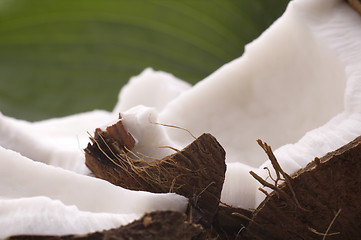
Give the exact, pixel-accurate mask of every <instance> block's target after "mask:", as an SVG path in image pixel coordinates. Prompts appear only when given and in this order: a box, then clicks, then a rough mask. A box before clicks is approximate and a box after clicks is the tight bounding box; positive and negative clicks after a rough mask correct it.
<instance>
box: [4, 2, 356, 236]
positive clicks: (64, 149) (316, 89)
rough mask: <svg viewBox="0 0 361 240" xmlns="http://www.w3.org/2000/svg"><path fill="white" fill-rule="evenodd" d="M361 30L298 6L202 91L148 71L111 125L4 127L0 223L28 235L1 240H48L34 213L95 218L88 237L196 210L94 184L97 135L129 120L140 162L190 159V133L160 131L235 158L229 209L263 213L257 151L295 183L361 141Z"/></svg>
mask: <svg viewBox="0 0 361 240" xmlns="http://www.w3.org/2000/svg"><path fill="white" fill-rule="evenodd" d="M359 26H361V17H360V16H359V15H358V14H357V13H356V12H355V11H354V10H353V9H351V8H350V7H349V6H348V5H347V3H345V2H344V1H342V0H319V1H314V0H294V1H292V2H290V4H289V6H288V8H287V10H286V12H285V14H284V15H283V16H282V17H281V18H280V19H278V20H277V21H276V22H275V23H274V24H273V25H272V26H271V27H270V28H269V29H268V30H267V31H265V32H264V33H263V34H262V35H261V36H260V37H259V38H258V39H256V40H255V41H253V42H252V43H250V44H249V45H247V46H246V49H245V53H244V55H243V56H242V57H240V58H239V59H236V60H234V61H232V62H230V63H228V64H226V65H224V66H223V67H221V68H220V69H219V70H217V71H216V72H215V73H213V74H212V75H210V76H209V77H207V78H206V79H204V80H203V81H201V82H199V83H198V84H197V85H195V86H194V87H192V88H190V87H189V86H188V85H187V84H186V83H183V82H182V81H180V80H179V79H176V78H174V77H173V76H171V75H169V74H166V73H162V72H154V71H152V70H151V69H148V70H146V71H144V72H143V73H142V74H141V75H140V76H139V77H136V78H133V79H132V80H131V81H130V83H129V84H128V85H127V86H126V87H124V88H123V90H122V91H121V93H120V95H119V102H118V103H117V105H116V108H115V109H114V111H113V112H112V113H107V112H103V111H94V112H90V113H85V114H81V115H74V116H70V117H67V118H64V119H53V120H46V121H42V122H38V123H28V122H25V121H20V120H15V119H12V118H9V117H5V116H1V118H0V134H1V140H0V145H1V146H3V148H1V149H0V154H1V160H0V165H1V166H0V171H1V175H0V178H1V185H0V189H1V191H0V194H1V198H2V199H3V200H2V202H1V203H0V204H2V206H4V208H1V209H6V211H0V222H1V221H4V219H8V218H11V219H16V220H17V221H19V222H20V223H21V224H18V226H19V228H18V229H17V228H16V227H15V228H12V230H11V231H10V230H8V228H5V227H2V226H3V225H0V230H1V231H0V232H2V234H3V236H2V237H4V236H8V235H12V234H20V233H21V234H23V233H25V232H24V231H28V232H26V233H27V234H32V233H38V232H39V231H40V232H41V230H42V229H41V227H40V228H37V230H36V231H38V232H36V231H32V229H33V228H31V227H25V226H26V225H25V220H23V219H22V218H21V217H20V215H22V214H23V213H24V214H25V212H26V211H27V216H28V218H26V221H30V219H31V218H32V217H33V219H34V220H36V221H35V222H41V221H44V222H45V221H46V220H45V219H47V217H48V215H47V214H48V213H49V211H51V210H52V209H54V208H56V209H58V211H56V214H54V216H53V217H54V219H56V220H54V223H56V222H61V221H62V220H64V219H66V217H62V216H68V215H67V214H71V215H73V216H74V217H78V218H79V219H82V217H84V216H89V217H87V219H88V220H87V221H88V223H89V225H88V226H89V227H88V228H87V229H86V227H85V228H83V227H81V226H80V225H81V223H77V224H79V229H82V230H81V231H83V232H87V231H88V232H90V231H94V230H102V229H108V228H111V227H113V226H114V225H112V224H114V223H117V224H118V223H120V222H121V223H125V222H127V221H123V220H122V219H123V218H124V216H125V215H124V214H141V213H144V212H147V211H148V212H149V211H152V210H157V209H174V210H179V211H183V210H184V209H185V205H186V202H187V201H186V200H185V199H184V198H182V197H180V196H177V195H169V194H163V195H162V194H151V193H144V192H132V191H128V190H124V189H122V188H119V187H115V186H113V185H111V184H109V183H107V182H105V181H103V180H99V179H94V178H92V177H88V176H84V175H81V174H89V170H87V169H86V168H85V167H84V155H83V151H82V149H83V148H84V147H85V146H86V142H87V141H88V139H87V138H88V136H87V133H86V132H87V131H89V132H90V133H92V132H93V131H94V129H95V128H96V127H100V126H106V125H107V124H108V123H110V122H111V121H114V119H116V118H117V116H118V113H119V111H121V112H122V116H123V122H124V124H125V126H126V128H127V129H128V130H129V132H131V133H132V134H133V135H134V137H135V138H136V140H137V145H136V147H135V151H139V152H141V153H143V154H146V155H149V156H155V157H157V158H161V157H162V156H165V155H167V154H169V153H170V150H169V149H167V150H160V148H159V147H161V146H167V145H168V146H172V147H175V148H178V149H180V148H182V147H184V146H186V145H187V144H189V143H190V142H191V141H192V140H193V139H192V138H191V136H190V135H189V134H188V132H186V131H184V130H181V129H176V128H167V127H163V126H161V125H158V124H155V122H158V123H163V124H171V125H174V126H178V127H182V128H185V129H188V130H189V131H191V132H192V133H193V134H194V135H200V134H202V133H203V132H209V133H211V134H213V135H214V136H215V137H216V138H217V139H218V140H219V142H220V143H221V145H222V146H223V147H224V148H225V150H226V154H227V156H226V161H227V172H226V179H225V184H224V188H223V191H222V197H221V200H222V201H223V202H226V203H228V204H231V205H234V206H238V207H243V208H255V207H257V205H258V204H259V203H260V201H262V200H263V199H264V194H263V193H260V192H259V191H258V190H257V188H258V187H259V185H258V183H257V182H256V181H255V180H254V179H253V178H252V177H251V176H250V175H249V171H250V170H253V171H255V172H256V173H257V174H259V175H260V176H262V177H264V178H266V177H267V171H266V170H264V169H263V168H264V167H265V166H267V167H269V168H271V166H270V163H269V161H267V157H265V154H264V153H263V151H262V150H261V148H260V147H259V146H258V145H257V143H256V139H258V138H260V139H262V140H264V141H266V142H267V143H268V144H270V145H271V146H272V147H273V149H274V150H275V151H274V152H275V155H276V157H277V158H278V160H279V162H280V164H281V166H282V168H283V169H284V170H285V171H286V172H288V173H292V172H294V171H296V170H298V169H299V168H301V167H303V166H305V165H306V164H307V163H308V162H310V161H311V160H313V158H314V157H320V156H322V155H324V154H325V153H327V152H329V151H332V150H335V149H337V148H338V147H340V146H342V145H344V144H346V143H347V142H349V141H351V140H352V139H354V138H355V137H356V136H359V135H361V67H360V66H358V65H359V63H360V62H361V54H359V52H358V51H359V49H361V42H360V41H359V39H361V29H360V28H359ZM164 92H166V94H164ZM130 108H131V109H130ZM85 118H86V120H84V119H85ZM7 149H12V150H13V151H12V150H7ZM162 149H163V148H162ZM14 151H16V152H19V153H21V154H22V155H24V156H26V157H23V156H21V155H19V154H16V153H15V152H14ZM30 159H31V160H30ZM32 160H33V161H32ZM35 161H38V162H42V163H37V162H35ZM44 163H46V164H44ZM47 164H48V165H47ZM49 165H55V166H57V167H53V166H49ZM62 168H65V169H68V170H71V171H73V172H71V171H68V170H64V169H62ZM75 172H76V173H75ZM99 191H102V192H101V193H102V194H99ZM125 191H126V192H127V194H125ZM99 195H101V196H99ZM128 195H129V196H128ZM39 196H45V197H46V198H41V197H40V198H39ZM89 199H94V201H90V202H89ZM59 201H60V202H59ZM115 202H121V203H122V204H120V206H119V205H117V204H115V205H114V203H115ZM95 203H96V204H95ZM11 204H15V205H16V206H18V207H17V208H15V207H11V206H14V205H11ZM38 204H40V205H41V206H42V207H43V208H44V209H47V210H44V211H43V212H44V215H42V213H39V212H38V211H35V210H33V209H36V208H37V207H39V206H38ZM32 205H34V208H31V207H29V206H32ZM35 205H36V207H35ZM70 206H74V207H70ZM125 206H129V207H125ZM16 209H22V211H23V212H21V214H19V211H17V210H16ZM69 209H70V210H69ZM35 212H37V213H35ZM100 213H105V215H104V218H101V219H102V220H99V219H100V218H96V217H95V216H98V215H97V214H100ZM86 214H88V215H86ZM107 214H109V215H107ZM111 214H115V215H111ZM90 215H91V216H94V218H93V217H90ZM132 216H133V218H132ZM137 216H138V215H137ZM130 218H132V219H134V215H129V218H128V220H129V219H130ZM96 219H98V220H96ZM114 219H117V220H114ZM124 219H125V218H124ZM118 221H119V222H118ZM122 221H123V222H122ZM49 224H51V223H49ZM21 226H24V227H21ZM74 226H75V227H74V228H76V226H77V225H74ZM25 228H26V230H24V229H25ZM74 228H67V227H66V226H65V225H64V228H62V229H63V230H64V231H63V230H62V231H60V230H59V231H58V230H57V228H56V227H49V226H48V229H54V232H47V234H63V233H64V232H66V233H67V234H69V233H71V231H73V230H71V229H74ZM43 230H44V231H45V228H44V229H43ZM68 230H69V231H68ZM74 231H75V230H74ZM74 233H75V232H74Z"/></svg>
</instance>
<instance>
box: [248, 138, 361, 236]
mask: <svg viewBox="0 0 361 240" xmlns="http://www.w3.org/2000/svg"><path fill="white" fill-rule="evenodd" d="M360 174H361V137H358V138H356V139H355V140H354V141H352V142H350V143H349V144H347V145H345V146H343V147H341V148H340V149H338V150H336V151H333V152H330V153H328V154H327V155H325V156H324V157H322V158H320V159H318V158H316V159H315V160H314V161H313V162H311V163H309V164H308V165H307V166H306V167H305V168H304V169H301V170H299V171H298V172H297V173H295V174H294V175H293V176H291V177H292V179H291V181H290V183H291V185H288V184H287V183H283V184H281V185H280V186H278V188H279V189H280V190H281V191H283V192H285V193H286V194H287V196H288V197H285V196H284V195H283V194H280V192H279V191H273V192H272V193H271V194H269V196H268V197H267V198H266V199H265V200H264V201H263V202H262V203H261V204H260V206H259V207H258V208H257V209H256V210H255V211H254V213H253V218H252V221H250V223H249V225H248V226H247V228H245V230H244V231H243V233H242V239H268V240H272V239H274V240H276V239H277V240H280V239H327V240H331V239H361V177H360ZM289 186H291V188H292V189H293V191H294V194H293V193H292V192H291V188H290V187H289ZM296 200H297V201H296ZM297 202H298V203H299V205H298V204H297Z"/></svg>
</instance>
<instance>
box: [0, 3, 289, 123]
mask: <svg viewBox="0 0 361 240" xmlns="http://www.w3.org/2000/svg"><path fill="white" fill-rule="evenodd" d="M288 2H289V1H288V0H157V1H156V0H154V1H150V0H105V1H99V0H98V1H96V0H59V1H51V0H0V111H1V112H2V113H3V114H5V115H9V116H13V117H16V118H21V119H27V120H31V121H34V120H40V119H46V118H51V117H59V116H64V115H69V114H73V113H77V112H84V111H89V110H92V109H107V110H111V109H112V108H113V106H114V105H115V103H116V101H117V95H118V92H119V90H120V88H121V87H122V85H123V84H125V83H126V82H127V81H128V80H129V78H130V77H131V76H134V75H137V74H139V73H140V72H141V71H142V70H143V69H144V68H146V67H153V68H154V69H156V70H163V71H167V72H170V73H172V74H174V75H175V76H176V77H178V78H181V79H183V80H186V81H188V82H191V83H196V82H197V81H200V80H202V79H203V78H204V77H206V76H207V75H209V74H210V73H212V72H213V71H215V70H216V69H217V68H219V67H220V66H222V65H223V64H224V63H226V62H229V61H231V60H232V59H234V58H236V57H238V56H240V55H241V54H242V53H243V50H244V45H245V44H246V43H248V42H250V41H252V40H253V39H255V38H256V37H257V36H259V35H260V34H261V33H262V32H263V31H264V30H265V29H266V28H267V27H268V26H269V25H270V24H272V23H273V22H274V21H275V20H276V19H277V18H278V17H280V16H281V15H282V13H283V12H284V10H285V8H286V6H287V3H288Z"/></svg>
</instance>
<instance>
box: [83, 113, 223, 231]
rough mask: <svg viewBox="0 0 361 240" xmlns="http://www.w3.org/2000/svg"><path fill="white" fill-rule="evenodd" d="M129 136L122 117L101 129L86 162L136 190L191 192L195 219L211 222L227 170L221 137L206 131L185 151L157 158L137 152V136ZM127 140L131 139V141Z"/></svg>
mask: <svg viewBox="0 0 361 240" xmlns="http://www.w3.org/2000/svg"><path fill="white" fill-rule="evenodd" d="M114 129H116V131H115V130H114ZM119 138H120V140H119ZM124 138H126V139H124ZM129 138H132V137H131V135H130V134H129V133H128V132H127V131H126V130H125V128H124V126H123V124H122V122H121V120H120V121H118V122H117V123H116V124H115V125H113V126H110V127H108V128H107V129H106V130H105V131H103V130H101V129H96V131H95V134H94V137H92V138H91V143H89V144H88V146H87V148H86V149H85V157H86V165H87V166H88V168H89V169H90V170H91V171H92V172H93V174H94V175H95V176H96V177H98V178H101V179H104V180H106V181H108V182H110V183H113V184H115V185H117V186H121V187H123V188H127V189H131V190H142V191H148V192H154V193H167V192H174V193H177V194H180V195H182V196H185V197H187V198H188V199H189V202H190V204H189V213H190V214H189V215H190V218H191V221H192V222H195V223H201V224H202V225H203V226H206V227H209V226H210V225H211V224H212V222H213V219H214V216H215V214H216V213H217V209H218V205H219V201H220V195H221V190H222V186H223V182H224V176H225V171H226V164H225V151H224V149H223V148H222V146H221V145H220V144H219V143H218V141H217V140H216V139H215V138H214V137H213V136H212V135H211V134H203V135H201V136H200V137H199V138H197V139H196V140H194V141H193V142H192V143H191V144H190V145H188V146H187V147H185V148H184V149H183V150H181V151H179V150H175V151H176V152H175V153H174V154H172V155H170V156H167V157H165V158H163V159H152V158H147V157H145V156H142V155H140V154H138V153H133V152H131V150H132V147H133V146H134V145H132V143H133V142H135V141H134V139H133V140H132V139H129ZM125 142H127V143H130V144H129V145H128V146H125V145H124V143H125Z"/></svg>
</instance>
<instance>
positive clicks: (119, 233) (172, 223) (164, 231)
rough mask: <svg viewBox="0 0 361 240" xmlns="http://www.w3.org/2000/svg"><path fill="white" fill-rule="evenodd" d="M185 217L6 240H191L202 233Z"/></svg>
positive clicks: (154, 217) (151, 216) (153, 217)
mask: <svg viewBox="0 0 361 240" xmlns="http://www.w3.org/2000/svg"><path fill="white" fill-rule="evenodd" d="M186 217H187V216H186V215H185V214H184V213H180V212H174V211H158V212H152V213H148V214H145V215H144V216H143V217H142V218H141V219H139V220H137V221H134V222H133V223H130V224H128V225H126V226H124V227H119V228H116V229H110V230H106V231H102V232H95V233H90V234H84V235H66V236H34V235H33V236H29V235H22V236H13V237H10V238H8V240H25V239H26V240H45V239H47V240H75V239H76V240H85V239H86V240H108V239H112V240H132V239H149V240H172V239H174V240H191V239H192V238H193V237H195V236H197V235H199V233H201V232H202V227H201V226H200V225H196V224H192V223H190V222H188V221H187V220H186Z"/></svg>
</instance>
